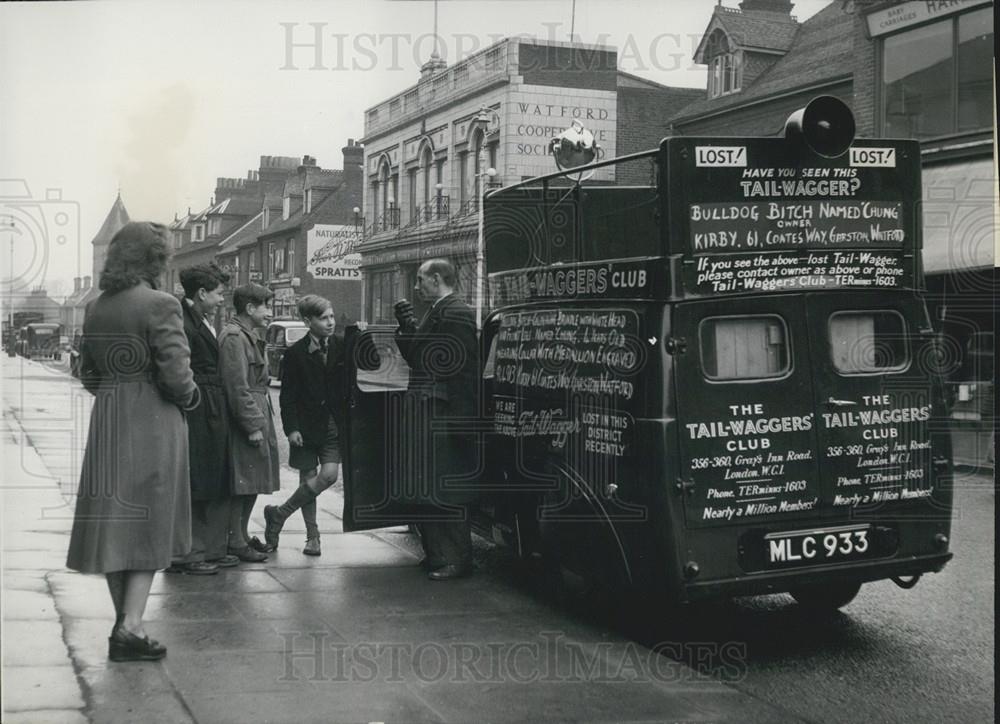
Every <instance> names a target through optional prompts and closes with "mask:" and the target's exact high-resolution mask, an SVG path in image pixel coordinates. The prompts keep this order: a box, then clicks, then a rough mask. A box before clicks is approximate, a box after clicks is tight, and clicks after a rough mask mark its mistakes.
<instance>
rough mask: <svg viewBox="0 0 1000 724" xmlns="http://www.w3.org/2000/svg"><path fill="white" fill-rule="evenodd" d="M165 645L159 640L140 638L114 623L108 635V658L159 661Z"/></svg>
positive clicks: (164, 651)
mask: <svg viewBox="0 0 1000 724" xmlns="http://www.w3.org/2000/svg"><path fill="white" fill-rule="evenodd" d="M166 655H167V647H166V646H164V645H163V644H161V643H160V642H159V641H155V640H153V639H150V638H149V637H148V636H143V637H142V638H140V637H138V636H136V635H135V634H134V633H131V632H129V631H126V630H125V629H124V628H122V627H121V626H118V625H116V626H115V628H114V629H112V631H111V635H110V636H109V637H108V658H109V659H111V660H112V661H159V660H160V659H162V658H163V657H164V656H166Z"/></svg>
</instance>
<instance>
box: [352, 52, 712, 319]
mask: <svg viewBox="0 0 1000 724" xmlns="http://www.w3.org/2000/svg"><path fill="white" fill-rule="evenodd" d="M617 64H618V53H617V51H616V50H615V49H614V48H611V47H609V46H604V45H584V44H580V43H566V42H560V41H555V40H548V39H546V40H536V39H529V38H511V39H508V40H502V41H500V42H498V43H496V44H494V45H491V46H489V47H486V48H484V49H483V50H481V51H479V52H477V53H474V54H473V55H471V56H469V57H468V58H465V59H463V60H461V61H460V62H458V63H456V64H454V65H452V66H450V67H449V66H447V65H446V64H445V63H444V61H442V60H441V59H440V58H439V57H437V56H436V55H435V56H432V58H431V60H429V61H428V62H427V63H425V64H424V65H423V67H422V68H421V75H420V80H419V81H418V83H417V85H416V86H413V87H411V88H408V89H406V90H404V91H402V92H401V93H398V94H397V95H395V96H393V97H391V98H388V99H386V100H385V101H383V102H381V103H379V104H377V105H376V106H373V107H371V108H369V109H368V110H367V111H366V112H365V137H364V139H363V141H364V145H365V165H364V168H365V202H364V217H365V219H364V221H365V223H364V229H365V233H364V239H363V242H362V244H361V245H360V246H359V249H360V251H361V264H362V267H361V268H362V272H363V283H364V286H365V312H364V315H365V317H366V318H367V320H368V321H370V322H391V321H392V319H393V317H392V305H393V303H394V302H395V301H397V300H398V299H401V298H408V299H412V298H413V286H414V282H415V280H416V271H417V267H418V266H419V265H420V263H421V261H422V260H424V259H427V258H430V257H434V256H445V257H449V258H450V259H451V260H452V261H453V262H454V263H455V264H456V267H457V269H458V274H459V289H458V293H459V294H461V295H463V296H464V297H465V298H466V299H467V300H468V301H469V303H470V304H474V303H475V302H476V298H477V295H476V289H477V280H478V274H477V256H478V253H479V246H478V214H479V199H480V198H481V197H482V194H483V192H484V191H486V190H487V189H488V188H489V187H491V186H493V187H496V186H500V185H503V184H510V183H515V182H518V181H521V180H523V179H525V178H530V177H532V176H538V175H541V174H546V173H551V172H553V171H555V170H556V167H555V164H554V163H553V161H552V157H551V155H550V153H549V143H550V142H551V140H552V139H553V138H555V137H556V136H558V135H559V134H560V133H561V132H562V131H564V130H566V129H567V128H568V127H569V126H570V124H571V123H572V122H573V121H574V120H576V121H580V122H581V123H583V124H584V126H585V127H586V128H587V129H588V130H590V131H591V132H592V133H593V134H594V136H595V139H596V140H597V143H598V144H599V145H600V147H601V149H602V152H603V154H605V155H607V156H614V155H616V154H617V155H620V154H625V153H631V152H634V151H640V150H645V149H648V148H652V147H655V146H656V145H657V144H658V143H659V141H660V139H661V137H662V136H663V135H664V133H663V124H662V123H661V122H660V121H661V120H662V119H663V118H665V117H666V116H668V115H670V114H671V113H673V112H676V111H677V110H678V109H680V108H682V107H683V106H684V105H685V104H686V103H689V102H691V101H692V100H694V99H695V97H696V96H697V95H698V94H699V91H698V90H697V89H690V88H670V87H667V86H663V85H660V84H658V83H654V82H652V81H648V80H646V79H644V78H639V77H637V76H634V75H630V74H628V73H623V72H621V71H619V70H618V67H617ZM490 169H492V171H493V173H492V174H491V173H489V171H490ZM616 173H618V174H619V176H621V175H622V174H623V170H622V169H618V170H617V171H616V170H614V169H612V168H606V169H600V170H598V171H597V172H596V173H595V174H594V176H593V180H594V181H595V182H596V181H601V182H623V181H629V180H633V181H635V180H642V181H645V180H646V179H648V178H649V169H648V168H642V169H638V170H635V171H634V174H632V178H631V179H630V178H619V179H616V178H615V174H616ZM624 174H625V176H626V177H628V176H629V174H630V171H625V172H624ZM414 301H415V302H417V303H418V304H417V306H418V313H419V312H420V309H419V300H414Z"/></svg>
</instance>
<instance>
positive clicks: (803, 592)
mask: <svg viewBox="0 0 1000 724" xmlns="http://www.w3.org/2000/svg"><path fill="white" fill-rule="evenodd" d="M860 590H861V584H860V583H857V582H853V581H849V582H845V583H823V584H818V585H814V586H803V587H802V588H795V589H792V590H791V591H789V593H791V594H792V598H794V599H795V600H796V602H797V603H798V604H799V605H800V606H802V607H803V608H806V609H809V610H810V611H816V612H833V611H836V610H838V609H840V608H843V607H844V606H846V605H847V604H849V603H850V602H851V601H853V600H854V597H855V596H857V595H858V591H860Z"/></svg>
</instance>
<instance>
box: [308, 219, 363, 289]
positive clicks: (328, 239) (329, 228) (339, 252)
mask: <svg viewBox="0 0 1000 724" xmlns="http://www.w3.org/2000/svg"><path fill="white" fill-rule="evenodd" d="M359 239H360V231H359V229H358V228H357V227H355V226H351V225H347V224H341V225H337V224H316V226H314V227H313V228H311V229H310V230H309V231H308V232H307V234H306V251H307V253H308V261H307V262H306V271H307V272H309V273H310V274H312V276H313V278H314V279H329V280H337V281H361V269H360V267H361V254H358V253H356V252H355V251H354V249H355V247H356V246H357V243H358V241H359Z"/></svg>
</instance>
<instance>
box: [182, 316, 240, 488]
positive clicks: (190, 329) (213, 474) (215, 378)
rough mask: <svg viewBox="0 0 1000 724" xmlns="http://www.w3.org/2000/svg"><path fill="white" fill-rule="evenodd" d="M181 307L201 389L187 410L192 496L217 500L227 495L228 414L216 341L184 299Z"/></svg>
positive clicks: (195, 377)
mask: <svg viewBox="0 0 1000 724" xmlns="http://www.w3.org/2000/svg"><path fill="white" fill-rule="evenodd" d="M181 307H183V309H184V334H185V335H186V336H187V340H188V345H189V346H190V347H191V371H192V372H194V381H195V384H196V385H198V388H199V389H200V390H201V403H200V404H199V405H198V406H197V407H196V408H194V409H193V410H191V411H189V412H188V413H187V423H188V457H189V459H190V461H191V499H192V500H216V499H218V498H224V497H226V496H227V495H229V494H230V489H229V415H228V414H227V412H226V398H225V392H224V391H223V389H222V382H221V380H220V378H219V343H218V341H217V340H216V338H215V335H213V334H212V332H211V331H210V330H209V329H208V327H206V326H205V322H204V321H203V318H202V317H201V315H200V314H199V313H198V312H196V311H195V310H194V308H193V307H192V306H191V305H190V304H188V302H187V300H185V299H182V300H181Z"/></svg>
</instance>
